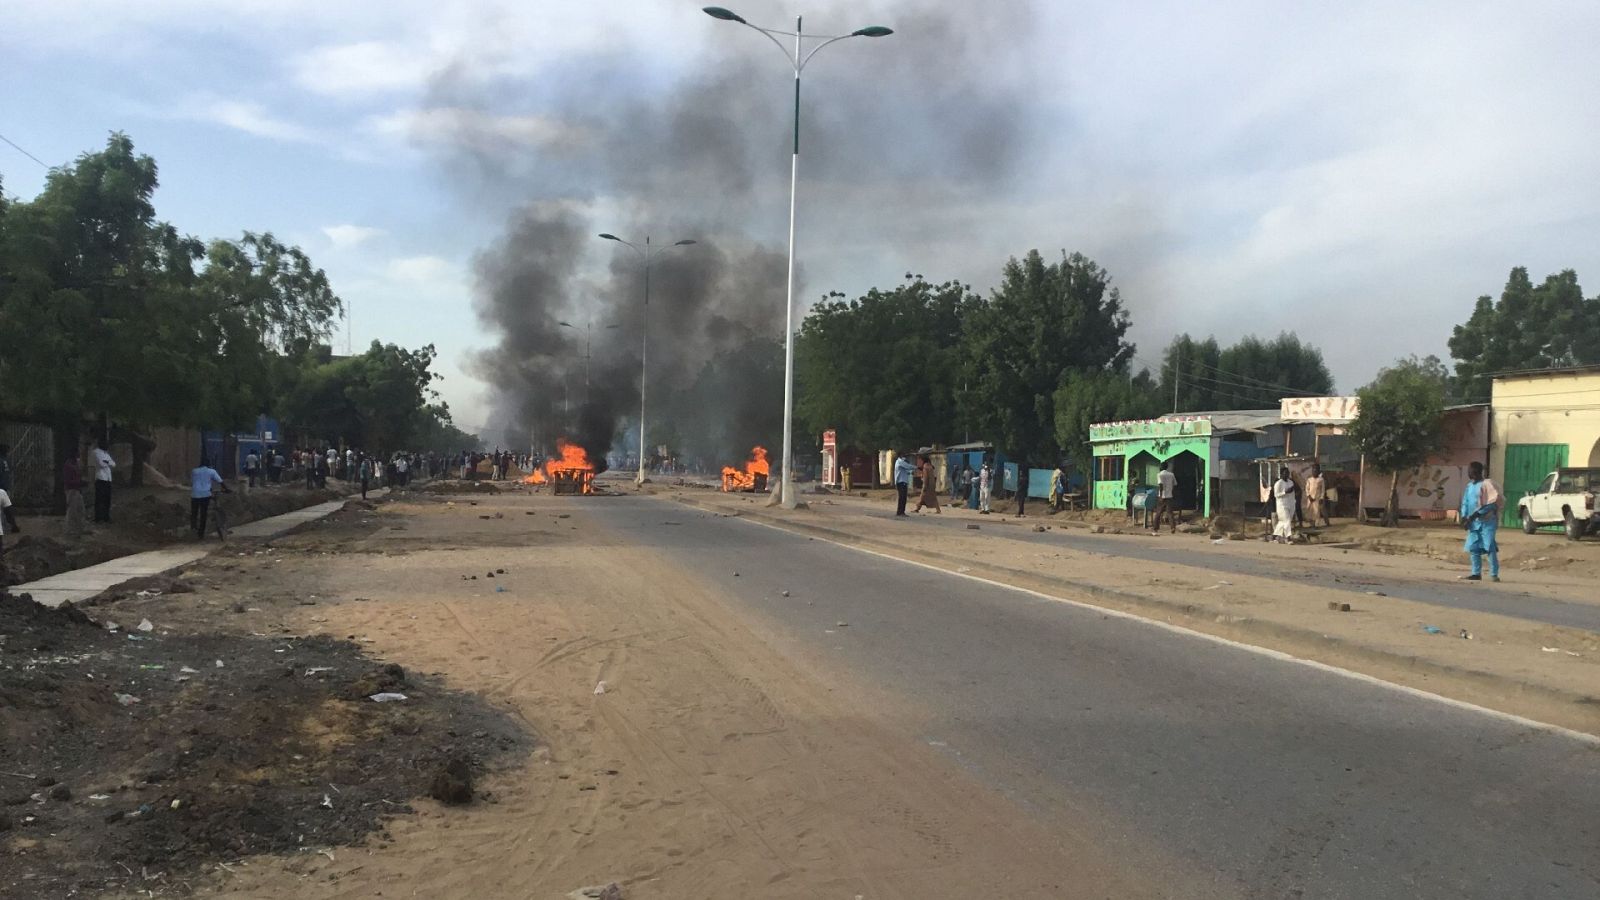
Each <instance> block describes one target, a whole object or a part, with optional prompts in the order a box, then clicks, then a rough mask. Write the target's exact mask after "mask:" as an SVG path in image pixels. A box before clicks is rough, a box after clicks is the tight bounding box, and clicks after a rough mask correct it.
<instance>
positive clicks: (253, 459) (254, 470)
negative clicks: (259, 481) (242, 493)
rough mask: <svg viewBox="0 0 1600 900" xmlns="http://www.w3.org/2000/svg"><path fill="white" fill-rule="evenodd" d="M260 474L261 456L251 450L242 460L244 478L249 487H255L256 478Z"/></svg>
mask: <svg viewBox="0 0 1600 900" xmlns="http://www.w3.org/2000/svg"><path fill="white" fill-rule="evenodd" d="M260 473H261V456H260V455H259V454H257V453H256V452H255V451H254V450H251V451H250V452H249V453H248V454H246V455H245V458H244V477H245V478H246V479H248V483H249V485H250V487H255V486H256V476H257V475H259V474H260Z"/></svg>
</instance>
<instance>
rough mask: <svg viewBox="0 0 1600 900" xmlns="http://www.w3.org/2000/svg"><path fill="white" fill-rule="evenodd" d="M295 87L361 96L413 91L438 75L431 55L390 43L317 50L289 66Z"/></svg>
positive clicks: (318, 91) (297, 57)
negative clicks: (431, 76) (431, 77)
mask: <svg viewBox="0 0 1600 900" xmlns="http://www.w3.org/2000/svg"><path fill="white" fill-rule="evenodd" d="M289 71H290V74H291V75H292V76H293V77H294V80H295V83H296V84H298V85H300V86H301V87H303V88H305V89H306V90H308V91H312V92H314V93H318V94H324V95H329V96H340V97H348V96H360V95H365V94H380V93H389V92H395V91H412V90H416V89H418V88H421V87H422V86H423V85H424V84H426V83H427V80H428V77H429V76H430V75H432V74H433V72H434V71H435V62H434V61H433V60H432V59H431V58H430V55H429V54H425V53H423V52H419V51H418V50H415V49H412V48H408V47H406V46H403V45H401V44H396V43H392V42H388V41H358V42H356V43H353V44H333V45H329V46H325V47H317V48H315V49H313V50H310V51H308V52H306V53H302V54H299V55H298V56H295V57H294V58H293V59H292V60H290V62H289Z"/></svg>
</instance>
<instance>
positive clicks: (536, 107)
mask: <svg viewBox="0 0 1600 900" xmlns="http://www.w3.org/2000/svg"><path fill="white" fill-rule="evenodd" d="M746 5H747V6H750V7H752V8H749V9H745V8H741V9H740V12H741V13H742V14H744V15H746V16H747V17H748V18H750V19H751V21H757V22H761V23H762V24H766V25H769V26H770V27H778V28H789V27H791V26H792V24H793V22H792V19H790V20H785V19H784V18H783V17H782V16H781V15H776V16H775V15H772V14H770V13H766V12H764V11H763V10H761V9H759V8H756V7H759V6H762V5H764V4H746ZM863 7H865V9H864V8H863ZM1029 11H1030V4H1029V3H1026V2H1011V0H1006V2H999V3H990V4H983V5H981V6H980V5H976V4H974V5H971V6H970V7H967V8H962V9H946V8H944V5H943V4H938V3H934V2H921V3H910V4H905V3H901V4H865V5H863V4H850V5H845V4H835V5H834V6H833V7H832V8H829V9H823V10H820V11H817V12H816V13H814V14H812V15H809V16H808V17H807V19H806V22H807V28H808V30H809V29H812V28H823V27H833V28H838V27H843V26H845V25H849V27H851V28H854V27H860V26H863V25H867V24H878V23H880V22H882V23H884V24H889V25H890V26H891V27H894V28H895V30H896V34H895V35H894V36H893V37H891V38H887V39H883V40H865V39H856V40H852V41H849V42H845V43H843V44H842V45H841V46H839V47H830V48H828V49H827V50H825V51H824V52H823V54H822V57H821V58H822V62H823V63H824V64H819V65H818V66H816V67H814V68H808V69H807V70H806V75H805V78H806V82H805V83H806V87H807V92H808V93H807V97H808V98H814V97H816V96H818V95H825V96H826V103H822V102H810V101H809V100H808V101H807V102H805V104H804V116H805V120H804V123H803V126H802V146H801V153H802V157H801V166H802V175H801V177H802V182H803V183H802V188H803V193H802V208H801V222H800V227H801V235H800V241H801V244H800V259H801V260H802V265H803V261H804V259H805V255H806V247H807V245H808V244H810V245H811V246H817V245H819V244H822V243H823V242H824V241H823V238H822V236H821V235H818V234H816V232H814V231H811V230H810V229H811V228H815V229H826V230H828V231H829V232H831V233H832V234H833V235H834V236H835V237H834V238H830V240H829V243H832V242H833V240H836V239H837V238H836V236H837V235H849V234H850V233H851V232H853V231H856V230H858V229H871V228H874V227H883V228H890V229H894V230H895V231H901V230H906V229H909V230H911V231H912V232H913V233H915V232H920V231H927V232H936V231H938V230H939V229H940V227H941V225H940V222H938V221H936V220H935V219H934V218H932V217H931V213H932V211H934V210H937V209H938V208H940V206H943V205H948V204H949V203H951V202H960V198H962V197H968V196H974V195H979V194H982V193H984V192H986V191H992V190H995V189H997V188H998V187H999V186H1000V185H1001V184H1002V183H1004V182H1005V181H1006V180H1007V179H1009V178H1010V177H1012V172H1013V171H1014V170H1015V168H1016V167H1017V162H1018V159H1019V157H1020V156H1021V155H1022V154H1023V153H1024V152H1025V148H1026V145H1027V139H1028V132H1027V129H1026V127H1025V126H1024V125H1023V124H1021V123H1022V122H1023V121H1024V118H1023V115H1022V113H1023V111H1024V110H1025V108H1026V103H1027V97H1026V96H1025V94H1026V90H1027V84H1028V81H1027V78H1026V73H1025V72H1016V71H1008V69H1007V65H1008V62H1007V60H1008V59H1016V58H1018V56H1020V55H1019V54H1011V55H1009V56H1008V55H1007V54H1006V52H1005V50H1004V47H1005V46H1006V45H1007V44H1015V43H1016V42H1017V41H1018V40H1019V38H1018V36H1017V35H1016V34H1014V33H1012V34H1005V33H1003V32H1005V31H1014V30H1015V29H1016V28H1017V23H1024V22H1026V21H1027V19H1028V16H1029ZM703 24H704V27H705V28H706V29H707V30H708V31H709V32H710V33H709V34H707V35H704V36H703V37H705V38H707V42H706V50H705V51H704V52H703V53H702V54H701V55H700V56H701V58H698V59H696V60H694V61H693V64H692V65H689V66H687V67H686V69H685V71H683V72H682V73H680V74H679V75H678V76H677V77H675V78H672V79H669V80H665V81H664V80H663V79H662V76H661V75H660V74H659V72H657V71H656V70H655V69H653V68H652V67H651V62H652V61H651V60H650V59H648V58H647V57H645V58H641V56H640V54H639V53H637V52H635V51H634V50H633V49H632V48H619V52H617V53H616V54H615V55H611V56H608V57H606V58H600V59H591V60H588V61H587V65H584V66H583V67H582V68H583V69H584V70H586V71H588V72H590V73H598V75H597V76H595V77H582V78H579V77H565V78H560V79H557V84H558V85H559V86H556V85H555V84H550V83H541V84H535V85H529V84H526V83H521V82H518V83H508V82H496V81H494V80H492V79H490V80H486V79H484V78H482V77H477V76H475V75H472V74H470V73H472V72H473V71H474V66H473V61H472V59H470V58H467V59H463V60H462V61H461V63H460V65H458V66H455V67H452V68H451V69H450V70H449V71H446V72H444V73H443V74H441V75H440V76H439V77H437V78H436V79H435V80H434V82H433V84H432V86H431V89H430V96H429V113H428V114H429V116H430V117H433V118H434V121H435V124H438V119H439V117H443V118H444V119H445V120H446V123H445V124H446V127H447V129H448V131H449V132H450V133H451V134H452V135H453V138H452V140H451V141H450V142H449V143H448V144H447V145H446V146H445V148H444V149H443V150H442V151H441V152H442V153H443V159H442V162H444V163H445V164H446V171H448V172H450V173H452V177H454V178H456V179H457V181H458V182H459V185H460V187H461V188H462V190H463V191H465V192H466V193H467V194H469V195H471V196H474V197H477V198H499V199H501V200H502V202H503V201H505V200H506V199H507V198H510V199H511V200H512V201H513V202H514V203H515V204H516V208H515V210H514V211H513V212H512V213H511V214H510V216H509V220H508V221H507V224H506V226H505V230H504V233H503V234H502V235H501V237H500V238H499V239H498V240H496V241H495V242H494V244H493V245H492V246H490V247H488V248H487V249H485V250H484V251H482V252H481V253H480V254H479V255H478V257H477V259H476V260H475V268H474V274H475V278H476V300H475V305H476V313H477V315H478V317H479V318H480V320H481V321H482V323H483V324H484V326H485V327H486V328H487V329H488V330H489V331H490V332H491V333H492V334H493V335H494V337H495V340H496V343H495V345H494V346H493V347H492V348H489V349H486V350H484V351H482V352H481V353H480V354H479V355H478V357H477V358H476V360H475V361H474V364H473V370H474V374H476V375H477V376H478V377H480V378H481V379H483V380H484V381H485V383H486V384H488V385H489V386H490V388H491V391H492V394H493V397H494V401H493V409H494V413H493V415H492V418H491V421H490V423H489V427H488V428H487V429H486V432H487V433H486V437H487V438H488V439H489V440H491V441H498V442H500V443H502V444H504V445H508V446H528V445H529V444H530V443H535V444H537V445H540V446H542V447H546V448H547V447H549V446H551V445H552V444H553V442H554V439H555V437H556V436H557V435H558V434H565V435H568V436H570V437H571V438H573V439H574V440H575V441H576V442H577V443H579V444H581V445H582V446H583V447H584V448H585V449H586V450H587V451H588V452H589V454H590V456H591V458H595V459H598V458H601V457H603V455H604V454H605V453H606V452H607V451H609V450H611V449H613V447H614V445H615V444H616V442H617V438H618V437H619V435H620V433H621V432H622V430H623V429H624V428H626V427H631V426H632V425H633V423H635V422H636V421H637V418H636V417H637V410H638V403H639V393H638V392H639V371H640V359H639V354H640V337H641V335H642V329H643V327H644V323H645V314H646V313H645V307H644V302H643V300H644V283H643V267H642V265H641V260H640V259H639V257H638V255H637V254H635V253H634V252H633V251H631V250H629V249H628V248H627V247H624V246H622V245H620V244H616V243H613V242H609V241H602V240H600V239H598V238H597V236H596V235H597V233H598V232H614V233H616V234H618V235H619V236H621V237H623V238H625V239H627V240H630V241H635V242H638V243H640V244H642V243H643V241H644V232H645V229H646V228H648V229H649V233H650V236H651V238H652V246H653V247H654V248H660V252H659V254H658V255H657V256H656V257H655V258H654V262H653V264H652V268H651V300H650V307H649V329H650V349H649V363H650V365H649V369H650V374H649V378H650V381H649V385H650V401H651V402H650V408H651V414H650V421H651V422H652V424H651V426H650V432H651V434H650V436H651V437H654V436H655V435H656V431H657V427H658V425H660V424H661V423H662V422H663V420H664V419H670V418H671V417H673V416H674V415H679V416H680V417H682V418H684V419H685V420H686V421H687V420H689V419H694V420H696V421H698V422H699V423H700V424H699V426H698V427H696V429H695V431H696V434H695V435H694V436H689V435H684V434H683V433H682V430H681V429H673V428H665V429H664V430H663V433H665V434H673V433H674V432H677V434H676V435H675V437H676V438H677V439H678V440H680V441H682V442H685V443H694V442H696V441H698V442H699V443H702V444H705V443H713V444H715V443H724V444H728V445H727V446H706V447H703V448H702V450H703V452H705V453H708V454H714V455H720V456H721V457H722V458H724V459H726V460H729V461H734V460H742V459H743V458H744V456H745V454H746V453H747V452H748V450H749V440H750V437H751V431H752V430H759V431H764V432H765V433H766V438H765V439H766V440H767V441H772V442H775V441H776V440H777V438H778V435H777V434H776V433H775V427H774V426H776V424H777V422H778V415H779V413H780V411H781V410H780V407H781V402H782V396H781V387H780V388H778V389H777V390H776V391H772V396H767V397H759V398H757V397H751V396H748V395H749V394H750V392H751V391H752V390H753V389H754V387H755V385H753V384H751V380H752V378H754V380H755V381H757V382H760V385H761V388H762V390H763V393H765V392H766V391H771V390H772V385H773V382H772V381H771V379H770V378H768V377H767V373H768V370H769V369H770V366H768V365H767V363H765V362H763V361H761V360H755V359H752V358H751V354H752V352H757V351H758V352H759V353H768V352H773V351H772V348H774V347H776V346H777V342H781V340H782V334H783V321H784V295H785V288H786V284H785V272H786V265H787V256H786V248H785V246H784V244H783V239H784V237H785V232H784V226H785V225H786V220H785V218H784V217H785V216H786V214H787V201H788V197H787V189H788V184H787V175H788V172H787V167H788V162H789V150H790V147H789V142H790V139H791V135H790V115H791V107H790V105H789V98H790V96H791V95H790V94H789V93H788V90H789V85H791V84H792V80H791V79H792V74H791V73H790V72H789V70H788V69H787V68H786V64H785V63H784V61H783V60H782V58H781V57H780V56H779V54H778V53H777V51H776V49H775V48H774V47H772V46H771V45H770V43H769V42H768V41H766V40H765V39H764V38H762V37H761V36H760V35H758V34H755V33H754V32H751V31H750V30H748V29H745V28H742V27H736V26H730V25H727V24H726V23H719V22H715V21H713V20H711V19H709V18H705V20H704V23H703ZM570 74H571V73H569V76H570ZM530 147H531V149H530ZM875 223H882V224H881V226H878V225H875ZM946 238H948V235H947V236H946ZM679 239H692V240H695V241H698V243H697V244H696V245H695V246H691V247H680V248H676V249H670V250H668V249H665V247H666V246H667V245H670V244H671V243H672V242H673V241H675V240H679ZM933 262H937V261H936V260H935V261H933ZM798 274H799V276H800V277H799V279H798V285H797V297H798V298H800V300H799V301H798V303H797V315H798V314H799V313H800V311H802V310H803V309H804V308H805V307H808V306H809V305H810V302H809V299H808V298H809V297H810V296H811V295H812V290H811V288H810V286H809V285H807V284H806V282H805V280H804V277H803V276H804V270H803V268H802V269H801V270H800V272H799V273H798ZM897 279H898V273H895V272H892V271H885V272H883V273H882V280H883V281H884V282H886V283H887V282H892V281H895V280H897ZM816 293H818V294H820V293H821V289H820V288H819V289H817V290H816ZM561 322H567V323H570V325H572V326H575V327H566V326H563V325H562V324H560V323H561ZM591 326H592V327H591ZM611 326H615V327H611ZM752 348H754V350H752ZM736 358H737V359H740V360H742V361H741V362H738V363H735V362H734V360H735V359H736ZM778 365H779V366H780V367H781V358H780V359H779V361H778ZM752 372H761V373H763V374H762V375H761V376H759V377H757V376H752V375H751V374H750V373H752ZM707 378H709V379H713V380H716V381H718V382H725V383H717V384H712V385H706V384H698V385H697V384H696V381H697V380H702V381H703V380H704V379H707ZM776 383H777V384H780V385H781V380H780V381H778V382H776ZM691 387H694V388H696V390H694V391H691V390H690V388H691ZM691 395H692V396H693V398H694V401H693V404H694V405H695V406H697V407H698V406H704V405H705V402H706V397H708V396H709V397H717V396H723V397H727V398H728V402H727V403H726V404H725V405H719V408H720V409H725V410H726V411H727V412H726V415H728V416H735V415H738V416H743V417H745V418H747V419H750V420H752V422H755V423H758V424H759V428H754V427H753V426H752V427H728V426H727V425H726V424H725V425H724V426H723V427H707V424H708V423H706V422H705V418H706V410H704V409H690V408H687V407H688V406H689V405H690V398H691ZM755 410H770V414H767V415H756V414H754V411H755ZM708 435H720V436H721V437H708ZM760 436H761V435H760V434H757V435H755V437H757V438H759V437H760ZM799 445H800V446H801V447H804V446H806V444H805V441H804V439H803V438H802V439H801V440H800V441H799ZM617 449H626V448H617ZM674 449H682V448H681V447H679V448H674Z"/></svg>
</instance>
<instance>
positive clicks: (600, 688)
mask: <svg viewBox="0 0 1600 900" xmlns="http://www.w3.org/2000/svg"><path fill="white" fill-rule="evenodd" d="M606 690H607V688H606V683H605V682H604V681H602V682H600V683H598V684H596V685H595V686H594V692H595V693H596V694H604V693H605V692H606Z"/></svg>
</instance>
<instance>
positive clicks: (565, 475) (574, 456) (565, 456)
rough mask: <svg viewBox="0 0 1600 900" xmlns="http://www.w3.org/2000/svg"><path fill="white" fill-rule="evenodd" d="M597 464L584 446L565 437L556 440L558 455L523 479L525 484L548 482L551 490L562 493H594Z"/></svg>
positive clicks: (558, 493)
mask: <svg viewBox="0 0 1600 900" xmlns="http://www.w3.org/2000/svg"><path fill="white" fill-rule="evenodd" d="M594 475H595V466H594V464H593V463H591V462H590V461H589V454H587V453H585V452H584V450H583V448H582V447H579V446H578V445H577V444H574V443H571V442H570V441H568V440H566V439H565V438H560V439H558V440H557V441H556V455H555V456H552V457H550V458H549V459H547V460H545V461H544V466H543V467H542V468H539V469H534V470H533V473H532V474H530V475H528V476H527V477H526V478H524V479H522V483H523V484H548V485H550V486H551V492H552V493H555V494H557V495H561V494H578V495H582V494H592V493H594Z"/></svg>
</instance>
